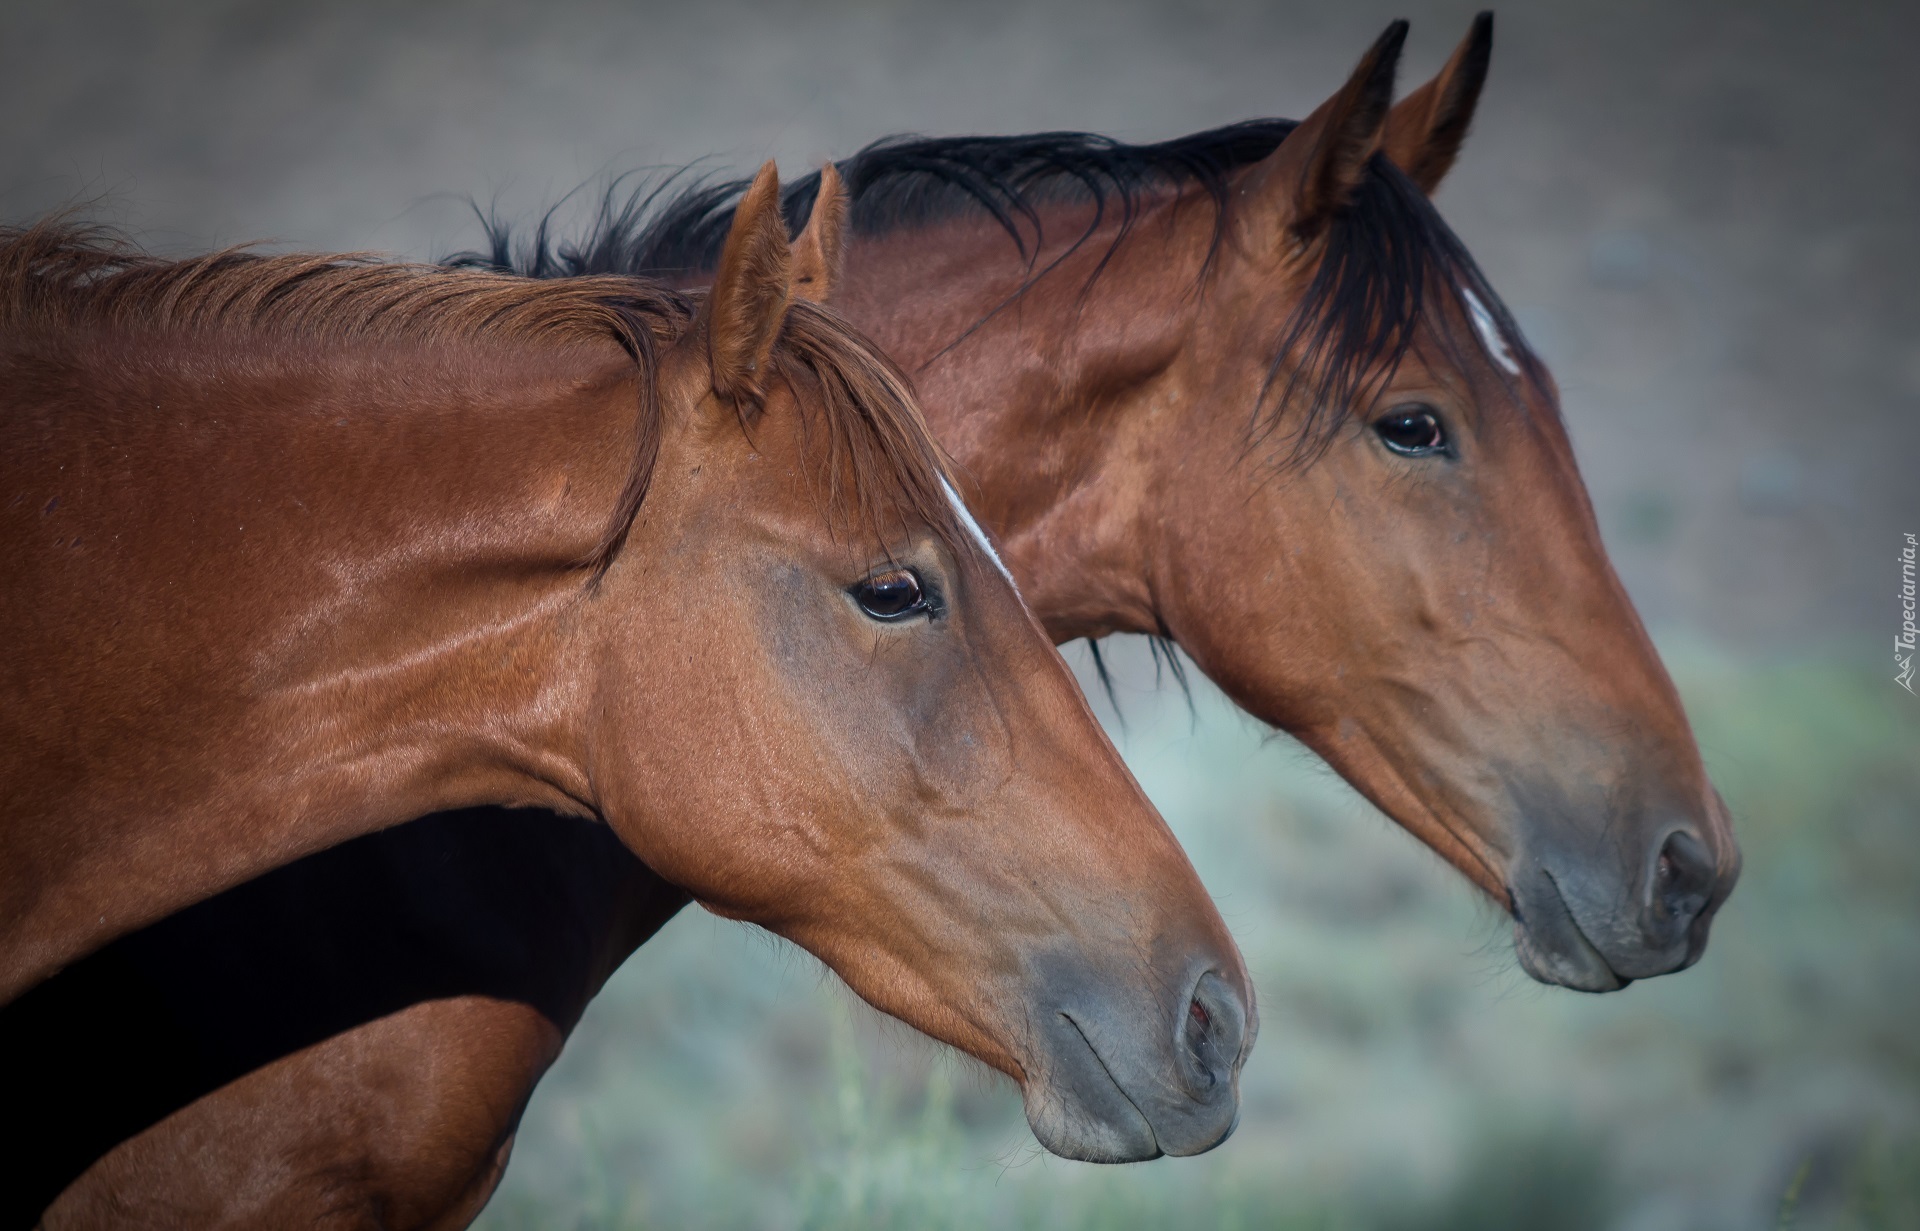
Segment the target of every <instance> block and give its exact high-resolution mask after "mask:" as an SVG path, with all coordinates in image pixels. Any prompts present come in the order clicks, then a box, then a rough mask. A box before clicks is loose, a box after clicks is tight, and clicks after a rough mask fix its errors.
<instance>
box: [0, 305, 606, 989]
mask: <svg viewBox="0 0 1920 1231" xmlns="http://www.w3.org/2000/svg"><path fill="white" fill-rule="evenodd" d="M143 349H144V350H145V352H146V353H142V352H143ZM90 350H91V352H92V353H107V354H112V355H114V356H115V361H114V363H113V364H112V365H111V366H110V367H105V368H101V369H100V370H97V371H94V372H90V373H89V372H83V371H80V369H78V368H77V367H76V368H75V369H72V370H73V371H75V372H76V374H75V375H74V376H72V377H70V378H69V379H68V380H67V382H66V391H65V393H64V395H62V396H59V397H58V398H57V399H55V400H54V401H52V402H49V403H46V404H43V405H35V402H36V401H40V399H38V398H36V397H35V396H34V394H33V393H31V392H27V393H21V392H19V391H20V390H21V389H23V388H27V387H28V386H27V385H26V384H13V385H10V383H9V382H7V381H5V380H4V379H0V402H11V401H14V400H15V399H16V398H24V399H25V401H24V403H23V404H22V405H21V406H20V407H18V410H19V411H20V412H22V413H18V414H10V415H9V417H10V418H12V419H13V420H14V421H16V422H23V423H29V424H31V425H32V426H31V428H30V429H29V430H30V431H31V432H32V433H33V434H34V435H35V437H36V439H35V440H34V441H33V442H31V447H27V448H24V449H21V450H18V451H11V452H10V453H9V455H8V459H7V460H8V461H9V463H11V464H9V465H8V466H7V467H6V469H7V471H8V473H7V475H6V478H7V479H8V480H9V486H12V487H15V488H16V489H17V490H22V491H30V492H33V493H35V494H36V497H37V499H36V501H35V510H36V511H37V510H39V509H47V510H49V511H48V512H47V513H46V515H45V516H44V517H41V518H40V519H39V520H38V521H35V520H34V519H33V518H26V517H16V518H10V519H9V520H8V521H7V522H6V523H5V525H4V527H0V530H3V531H4V540H5V542H6V543H7V545H8V546H9V547H10V548H11V549H13V550H14V551H17V552H18V554H17V555H15V559H16V560H17V561H18V562H19V563H20V565H21V573H20V577H21V579H22V587H23V589H22V592H21V593H20V594H18V595H16V597H18V598H20V599H21V602H19V603H15V604H0V614H4V615H5V616H6V617H7V618H6V619H5V625H6V628H5V633H6V635H7V636H8V637H9V639H10V640H13V641H16V642H18V643H22V644H23V649H24V650H25V652H26V653H27V654H28V655H29V657H30V658H31V659H32V660H33V661H35V662H38V663H40V664H42V666H41V667H40V668H38V669H36V671H35V672H34V673H32V674H31V676H29V677H28V678H27V681H26V687H25V689H24V691H23V692H22V693H21V695H19V696H16V697H12V698H10V699H9V700H8V702H7V703H6V704H4V705H0V726H3V727H4V728H6V734H8V736H9V738H8V739H7V740H6V741H5V742H6V743H8V744H12V745H15V746H16V747H17V748H21V749H24V750H25V751H24V752H23V754H22V756H21V757H20V758H16V757H14V756H12V755H8V756H6V757H4V758H0V769H4V771H5V772H4V774H0V779H4V780H5V781H7V782H8V783H9V785H10V786H11V787H13V788H15V791H14V793H15V794H16V795H17V796H18V797H19V798H18V802H20V803H21V804H22V814H25V815H28V816H36V817H39V818H42V819H41V820H40V821H31V822H28V823H25V824H21V825H16V826H13V827H11V828H10V829H9V830H8V831H7V832H6V834H5V835H4V836H5V839H6V844H7V856H8V857H7V858H5V859H0V865H10V866H8V867H6V870H5V872H4V873H3V874H0V908H5V907H10V906H15V905H20V906H27V905H30V906H31V907H32V909H31V910H27V911H16V910H11V909H0V917H6V918H12V919H15V920H19V921H22V924H23V925H22V927H21V928H20V929H18V933H19V934H18V935H14V932H15V929H11V928H9V929H7V930H6V931H7V934H8V938H9V939H10V940H11V941H13V942H17V943H13V944H7V943H0V951H7V950H9V949H11V952H12V955H13V957H12V959H10V960H8V961H7V962H4V963H0V999H4V997H5V994H6V990H7V989H8V988H10V987H17V986H22V985H24V984H23V983H21V982H19V981H20V980H25V981H29V982H30V981H31V979H32V978H33V977H34V975H35V972H36V969H38V970H44V969H49V968H52V967H54V966H57V965H59V964H61V963H62V962H63V961H64V960H66V959H67V958H70V957H71V956H73V955H74V954H76V953H78V952H85V951H86V950H87V949H89V948H91V947H94V946H95V945H97V944H98V943H102V942H104V941H105V940H106V939H110V938H111V937H112V936H114V935H117V934H119V933H121V932H124V931H126V930H128V929H129V928H131V927H137V926H140V925H141V924H144V923H146V922H148V921H150V920H151V919H153V918H156V917H159V916H160V915H163V914H165V913H167V912H168V911H170V910H173V909H177V908H178V907H180V906H183V905H185V904H186V903H187V902H189V901H193V900H195V899H198V898H201V897H205V896H207V895H209V894H211V893H213V892H217V891H219V890H221V889H223V888H225V887H227V886H229V885H232V884H235V883H238V882H240V881H242V880H246V879H249V878H250V877H252V876H254V875H257V874H259V873H261V872H264V871H266V870H267V869H269V868H271V867H273V866H275V865H277V864H279V863H282V862H285V861H286V860H288V859H290V858H293V857H296V856H298V855H300V854H303V853H306V852H309V851H312V850H317V849H321V848H323V847H326V846H330V845H332V844H335V843H337V842H340V841H344V840H346V839H348V838H351V837H354V836H356V835H358V834H359V833H364V832H368V831H371V830H374V829H378V828H380V827H382V826H383V825H386V824H391V823H394V822H398V821H403V820H406V819H408V818H410V817H413V816H417V815H422V814H425V813H429V812H433V811H436V810H439V809H442V808H447V807H454V806H459V805H462V804H473V803H483V802H487V803H533V804H543V805H545V806H548V807H561V808H567V809H570V810H575V811H578V810H580V804H579V802H578V801H579V800H581V799H582V798H583V797H584V792H585V789H586V788H585V786H584V785H583V781H582V780H583V778H584V773H583V771H581V770H580V769H579V768H578V760H579V758H578V757H577V756H574V755H572V754H571V753H570V751H569V740H570V739H571V738H572V737H573V732H571V731H570V730H569V729H568V728H567V726H566V721H567V718H566V716H567V715H568V714H569V713H571V712H573V711H577V710H579V709H580V708H581V707H579V706H570V705H569V698H568V690H569V689H570V688H576V689H577V687H578V684H577V681H575V679H574V674H575V673H572V671H571V664H570V663H569V662H568V661H567V659H566V657H565V655H564V654H563V653H562V652H560V651H561V648H562V647H564V646H565V645H566V644H568V640H567V638H566V637H565V636H564V635H562V634H563V633H564V631H565V630H564V628H563V627H562V626H563V623H564V621H565V620H567V619H568V618H569V613H571V612H574V611H576V610H577V608H578V606H579V604H577V603H575V602H573V601H572V599H573V596H576V595H578V593H579V592H580V589H581V585H582V577H581V574H580V572H579V570H577V569H574V568H571V567H568V564H569V561H571V560H573V559H577V558H578V557H579V556H580V555H582V554H584V552H585V551H586V549H587V548H589V547H590V546H591V544H592V543H593V541H594V539H595V537H596V533H597V532H598V530H599V529H600V528H601V526H602V524H603V521H604V518H605V517H606V515H607V513H608V511H609V510H610V509H611V508H612V507H613V505H614V503H615V495H616V493H617V491H618V489H619V486H620V483H621V481H622V480H623V478H624V474H623V473H621V469H620V468H621V467H622V466H623V465H624V461H625V459H627V458H629V457H630V456H631V453H632V446H631V432H632V422H633V416H632V407H633V398H632V387H631V383H630V381H629V382H627V383H626V384H625V386H624V389H622V388H620V387H618V386H617V385H615V384H612V383H609V382H608V381H607V379H606V373H605V369H606V366H607V365H606V363H605V362H604V357H602V360H601V361H600V362H598V363H597V364H595V365H593V367H597V368H598V369H599V370H598V371H597V372H596V371H594V370H593V368H585V369H584V370H583V365H582V364H581V363H579V362H573V363H570V364H569V363H547V364H546V365H544V366H542V365H541V364H540V363H539V362H538V358H537V357H535V358H534V359H532V360H530V361H528V362H526V363H523V364H516V365H514V366H513V367H512V368H509V367H508V366H507V365H506V364H505V363H503V362H501V360H499V359H497V358H490V357H489V356H488V355H486V354H485V353H484V352H483V351H481V350H480V349H479V348H475V350H474V353H472V354H461V355H454V354H449V355H440V356H438V357H437V359H436V360H435V361H433V362H423V361H422V357H421V356H420V355H419V354H417V353H410V352H408V351H405V350H396V351H394V352H391V353H388V354H385V355H380V354H371V353H368V351H369V348H364V347H362V348H356V350H355V352H354V353H319V354H308V355H295V356H287V355H276V354H272V353H266V352H264V351H263V350H262V349H261V348H260V347H253V348H250V349H249V348H236V350H237V353H236V350H229V351H226V352H223V351H221V350H219V349H215V348H211V347H209V348H203V349H200V350H197V351H196V350H195V349H194V348H193V347H181V346H173V347H170V348H162V347H159V346H156V345H152V344H143V343H139V342H135V343H132V344H128V345H123V346H113V347H94V348H90ZM4 375H5V373H4V372H0V376H4ZM596 375H597V376H598V377H599V378H600V380H601V386H602V387H603V391H604V396H601V397H599V398H597V399H596V398H593V397H589V396H588V395H587V394H585V393H583V392H582V389H581V385H582V383H583V381H582V377H583V376H596ZM9 388H11V389H12V390H14V395H13V396H12V397H9V396H8V395H7V392H6V391H7V390H8V389H9ZM623 393H624V396H621V395H622V394H623ZM622 407H624V413H621V408H622ZM127 408H136V409H134V410H129V409H127ZM9 409H10V410H11V409H14V408H11V407H10V408H9ZM36 411H38V412H43V413H35V412H36ZM45 412H52V413H45ZM103 440H104V441H107V442H110V444H109V446H108V447H106V448H104V449H103V448H102V446H101V442H102V441H103ZM614 458H618V459H621V460H620V461H619V462H615V461H613V460H611V459H614ZM592 459H608V460H605V461H593V460H592ZM575 463H580V464H579V465H576V464H575ZM43 491H44V493H45V494H40V493H42V492H43ZM56 523H58V524H56ZM73 545H78V547H80V548H84V551H81V550H76V548H75V546H73ZM9 554H13V551H10V552H9ZM76 566H78V567H76ZM103 596H106V597H103ZM65 695H81V696H88V697H90V698H92V699H93V704H92V706H91V707H90V710H89V712H88V713H87V714H83V715H79V716H76V717H63V715H64V714H66V713H67V711H66V710H64V709H62V708H61V707H59V706H58V704H57V701H58V698H59V697H61V696H65ZM156 703H158V704H159V705H160V706H161V708H162V709H163V710H164V711H165V714H164V721H151V720H150V719H152V718H153V717H155V714H154V709H155V706H156ZM15 735H17V736H18V737H19V738H18V739H17V740H16V739H14V738H12V736H15ZM56 744H58V745H63V746H71V747H73V748H75V749H77V750H78V755H81V756H83V757H85V758H86V759H87V760H88V761H89V762H90V763H91V765H92V768H91V769H90V770H89V772H87V773H84V774H77V775H76V774H65V775H52V774H48V773H46V772H44V770H39V769H36V768H35V765H36V762H35V754H34V749H35V748H36V747H44V746H52V745H56ZM17 815H20V814H17ZM81 832H84V833H86V834H87V835H88V841H87V842H86V843H84V844H77V845H76V844H74V843H72V842H71V841H69V840H67V836H68V835H71V834H73V833H81ZM188 855H190V858H185V857H184V856H188Z"/></svg>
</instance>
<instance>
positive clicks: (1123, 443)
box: [834, 201, 1208, 642]
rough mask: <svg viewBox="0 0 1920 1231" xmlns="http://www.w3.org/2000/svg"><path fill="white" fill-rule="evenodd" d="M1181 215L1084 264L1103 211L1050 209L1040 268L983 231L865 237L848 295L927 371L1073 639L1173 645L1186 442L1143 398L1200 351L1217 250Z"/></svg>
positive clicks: (978, 481)
mask: <svg viewBox="0 0 1920 1231" xmlns="http://www.w3.org/2000/svg"><path fill="white" fill-rule="evenodd" d="M1171 205H1172V202H1171V201H1160V202H1154V203H1149V204H1148V205H1146V206H1145V207H1144V208H1143V209H1142V210H1141V212H1140V214H1139V215H1138V217H1137V218H1136V220H1135V222H1134V224H1133V226H1132V228H1131V229H1130V231H1129V233H1128V234H1127V235H1126V236H1124V237H1121V238H1120V239H1119V243H1118V245H1117V246H1115V245H1114V240H1115V238H1116V236H1117V232H1118V227H1117V224H1114V223H1107V224H1104V225H1102V226H1101V227H1099V228H1098V229H1096V230H1095V231H1094V233H1093V234H1091V235H1090V236H1088V237H1087V238H1086V240H1085V241H1084V242H1082V243H1081V244H1080V245H1079V246H1078V248H1077V249H1073V250H1072V251H1069V249H1070V248H1072V243H1073V239H1074V238H1075V237H1078V236H1080V235H1081V234H1083V233H1084V232H1085V231H1086V229H1087V226H1088V223H1089V221H1090V220H1091V214H1090V210H1089V207H1086V206H1084V205H1078V204H1061V205H1053V206H1046V207H1043V208H1042V226H1043V231H1044V234H1045V235H1046V236H1048V237H1049V240H1048V243H1047V244H1046V245H1045V246H1043V247H1042V248H1041V249H1040V251H1039V253H1038V255H1037V256H1036V257H1035V258H1034V259H1032V260H1031V261H1030V260H1029V259H1028V258H1027V257H1025V256H1022V254H1021V253H1020V252H1019V251H1018V249H1017V248H1016V247H1015V245H1014V244H1013V242H1012V241H1011V239H1010V238H1009V237H1008V235H1007V234H1006V232H1005V231H1004V230H1002V229H1001V228H1000V227H999V225H998V224H997V223H995V222H993V221H991V220H989V219H984V218H976V217H963V218H959V219H954V220H950V221H946V222H942V223H938V224H934V225H932V226H927V227H923V228H917V229H913V230H909V231H901V232H896V233H893V234H889V235H883V236H879V237H873V238H862V239H860V240H858V242H856V243H855V244H854V245H853V246H852V248H851V250H850V251H849V253H848V257H847V268H846V274H845V278H844V280H843V282H842V283H841V285H840V287H839V288H837V290H836V297H835V301H834V303H835V306H836V307H838V308H841V309H842V310H843V311H844V312H845V313H846V314H847V315H848V316H849V317H850V318H851V319H853V320H854V321H855V322H856V323H857V324H859V325H860V326H861V327H862V328H863V329H865V330H866V331H867V332H868V333H870V334H871V335H872V336H873V337H874V338H875V339H876V340H877V341H878V342H879V343H880V344H881V345H882V346H883V347H884V348H885V349H886V350H887V351H888V353H890V354H891V355H893V356H894V358H895V359H896V360H897V361H898V362H899V363H900V364H901V365H902V366H903V367H904V368H906V369H907V370H908V371H909V372H911V373H912V374H913V377H914V380H915V382H916V383H917V384H918V386H919V388H920V391H921V394H922V400H923V403H924V405H925V407H926V413H927V417H928V420H929V422H930V423H931V424H932V426H933V429H934V434H935V435H936V436H937V437H938V438H939V440H940V442H941V444H942V445H943V446H944V447H945V448H946V449H947V451H948V452H949V453H950V454H951V455H952V456H953V457H954V458H955V460H956V461H958V462H959V463H960V466H961V468H962V470H963V472H964V473H965V474H966V475H967V476H968V477H969V478H971V479H972V480H973V484H974V490H973V491H971V492H969V493H968V494H969V499H970V500H971V501H972V502H973V503H974V504H975V506H976V510H975V511H976V512H977V513H978V515H979V516H980V518H981V520H982V521H983V522H985V523H986V524H987V525H988V526H989V527H990V528H991V529H992V530H993V532H994V536H995V538H996V539H997V540H998V541H999V543H1000V547H1001V552H1002V555H1003V556H1004V558H1005V559H1006V561H1007V563H1008V566H1009V567H1010V568H1011V569H1012V570H1013V573H1014V576H1015V577H1016V578H1017V580H1018V582H1019V585H1020V590H1021V594H1022V596H1023V597H1024V598H1025V599H1026V600H1027V603H1028V605H1029V606H1030V607H1032V609H1033V611H1034V614H1035V615H1037V616H1038V617H1039V618H1040V620H1041V622H1042V623H1043V624H1044V625H1045V626H1046V628H1047V631H1048V633H1049V634H1050V635H1051V636H1052V637H1053V639H1054V640H1055V641H1056V642H1064V641H1067V640H1071V639H1073V638H1075V637H1082V636H1100V635H1104V634H1106V633H1109V632H1147V633H1152V632H1160V631H1162V624H1161V621H1160V618H1159V615H1158V613H1157V610H1156V604H1155V600H1154V595H1153V592H1152V584H1151V578H1152V576H1153V574H1154V569H1153V567H1152V560H1151V551H1152V547H1151V542H1152V529H1151V528H1152V527H1153V526H1154V525H1155V524H1156V523H1157V521H1158V517H1157V512H1156V510H1157V507H1158V504H1159V501H1160V500H1161V498H1162V492H1163V491H1164V483H1163V482H1162V476H1163V473H1164V468H1165V467H1166V466H1167V465H1168V463H1169V462H1170V461H1172V460H1173V459H1170V458H1168V456H1167V448H1166V445H1167V442H1168V440H1169V439H1172V438H1173V436H1174V433H1175V432H1176V430H1177V428H1176V426H1175V425H1173V424H1169V423H1165V422H1156V421H1155V419H1156V417H1157V416H1162V415H1164V414H1165V413H1166V409H1165V407H1164V406H1162V407H1158V408H1156V407H1155V406H1154V405H1152V404H1151V403H1152V402H1153V399H1151V398H1145V397H1142V396H1141V394H1142V392H1143V391H1144V390H1146V389H1147V388H1149V387H1150V386H1152V385H1153V384H1154V383H1155V382H1157V381H1159V380H1160V379H1161V378H1162V377H1163V376H1164V375H1165V373H1166V372H1167V369H1168V368H1169V366H1170V365H1172V364H1174V363H1175V362H1176V360H1177V359H1178V358H1179V356H1180V354H1181V351H1182V348H1183V346H1184V345H1185V342H1186V339H1187V337H1188V334H1189V330H1190V328H1191V325H1192V322H1193V317H1194V308H1195V305H1196V304H1197V302H1198V296H1197V295H1196V294H1195V293H1194V288H1195V287H1196V285H1197V281H1198V279H1199V277H1200V274H1201V266H1202V264H1203V261H1204V253H1205V246H1206V240H1205V239H1204V238H1203V237H1200V236H1197V235H1196V234H1194V233H1193V232H1194V227H1193V222H1194V220H1195V219H1199V218H1203V217H1204V216H1206V215H1207V213H1208V211H1206V210H1205V209H1188V210H1179V209H1174V208H1171ZM1109 212H1110V213H1111V212H1112V211H1111V210H1110V211H1109ZM1056 261H1057V262H1058V264H1057V265H1055V266H1054V268H1052V269H1051V271H1050V272H1047V273H1046V274H1045V276H1044V277H1042V278H1040V279H1039V280H1038V281H1037V282H1036V283H1034V284H1033V285H1032V286H1029V287H1027V289H1025V290H1024V292H1023V291H1022V290H1021V288H1022V286H1023V285H1024V284H1026V283H1027V281H1028V280H1029V279H1030V278H1031V277H1032V276H1033V274H1034V272H1035V271H1036V270H1041V269H1046V268H1047V266H1048V265H1049V264H1051V263H1053V262H1056ZM1016 296H1017V298H1016Z"/></svg>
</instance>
